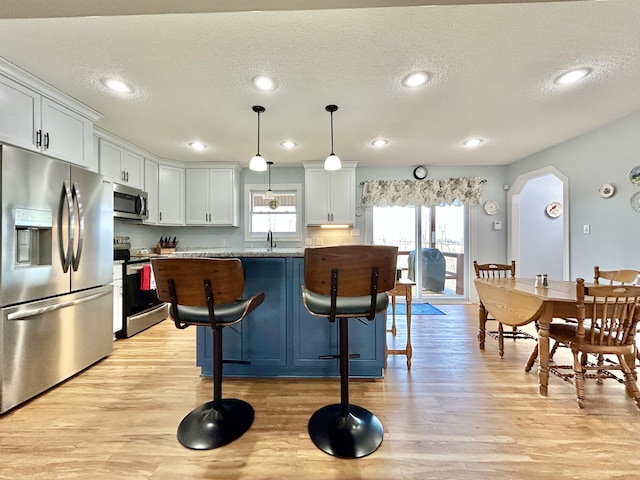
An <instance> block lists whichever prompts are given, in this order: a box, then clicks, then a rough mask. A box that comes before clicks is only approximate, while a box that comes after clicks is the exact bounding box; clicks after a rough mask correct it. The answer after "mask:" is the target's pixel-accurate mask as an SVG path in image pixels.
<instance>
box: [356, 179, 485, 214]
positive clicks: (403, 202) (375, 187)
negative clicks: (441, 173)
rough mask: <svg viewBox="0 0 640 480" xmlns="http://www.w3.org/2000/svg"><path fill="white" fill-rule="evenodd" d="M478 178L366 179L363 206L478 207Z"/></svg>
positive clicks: (479, 186) (479, 190)
mask: <svg viewBox="0 0 640 480" xmlns="http://www.w3.org/2000/svg"><path fill="white" fill-rule="evenodd" d="M484 182H485V180H482V179H481V178H479V177H464V178H440V179H430V180H419V181H415V180H367V181H365V182H363V185H362V206H363V207H406V206H407V205H411V206H424V207H435V206H438V205H443V204H445V205H451V204H453V203H454V202H456V203H458V202H459V203H461V204H463V205H467V206H475V205H479V204H480V196H481V193H482V184H483V183H484Z"/></svg>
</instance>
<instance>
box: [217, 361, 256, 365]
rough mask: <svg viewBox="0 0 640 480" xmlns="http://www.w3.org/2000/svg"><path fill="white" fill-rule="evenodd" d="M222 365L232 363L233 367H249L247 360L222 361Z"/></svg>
mask: <svg viewBox="0 0 640 480" xmlns="http://www.w3.org/2000/svg"><path fill="white" fill-rule="evenodd" d="M222 363H233V364H235V365H251V362H249V361H248V360H222Z"/></svg>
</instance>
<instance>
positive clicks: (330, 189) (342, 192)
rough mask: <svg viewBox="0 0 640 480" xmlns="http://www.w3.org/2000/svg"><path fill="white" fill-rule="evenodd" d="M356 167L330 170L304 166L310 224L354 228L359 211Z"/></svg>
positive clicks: (348, 164) (349, 164)
mask: <svg viewBox="0 0 640 480" xmlns="http://www.w3.org/2000/svg"><path fill="white" fill-rule="evenodd" d="M356 165H357V162H342V168H341V169H340V170H335V171H327V170H325V169H324V168H323V166H322V164H317V163H313V164H309V163H305V164H304V179H305V182H304V185H305V189H304V190H305V195H304V199H305V202H304V205H305V209H304V210H305V221H306V224H307V225H311V226H313V225H330V224H342V225H353V224H354V223H355V211H356V193H355V192H356Z"/></svg>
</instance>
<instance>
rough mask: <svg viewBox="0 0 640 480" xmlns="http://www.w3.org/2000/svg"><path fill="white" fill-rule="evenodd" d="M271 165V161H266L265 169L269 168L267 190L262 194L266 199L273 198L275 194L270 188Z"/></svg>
mask: <svg viewBox="0 0 640 480" xmlns="http://www.w3.org/2000/svg"><path fill="white" fill-rule="evenodd" d="M271 165H273V162H267V169H268V170H269V190H267V193H265V194H264V198H266V199H267V200H273V199H274V198H276V196H275V195H274V194H273V190H271Z"/></svg>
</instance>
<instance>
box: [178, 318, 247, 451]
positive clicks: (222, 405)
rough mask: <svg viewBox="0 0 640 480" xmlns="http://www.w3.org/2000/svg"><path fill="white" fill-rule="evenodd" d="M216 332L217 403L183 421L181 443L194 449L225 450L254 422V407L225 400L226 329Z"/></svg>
mask: <svg viewBox="0 0 640 480" xmlns="http://www.w3.org/2000/svg"><path fill="white" fill-rule="evenodd" d="M212 333H213V400H212V401H210V402H207V403H205V404H203V405H200V406H199V407H197V408H196V409H194V410H193V411H191V413H189V414H188V415H187V416H186V417H184V418H183V419H182V422H180V425H179V426H178V441H179V442H180V443H181V444H182V445H184V446H185V447H187V448H191V449H193V450H210V449H213V448H218V447H222V446H223V445H226V444H227V443H231V442H232V441H234V440H236V439H238V438H240V437H241V436H242V435H243V434H244V433H245V432H246V431H247V430H249V427H251V424H252V423H253V419H254V415H255V414H254V411H253V408H252V407H251V405H249V404H248V403H247V402H245V401H244V400H238V399H236V398H225V399H223V398H222V327H221V326H216V327H215V328H213V329H212Z"/></svg>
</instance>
